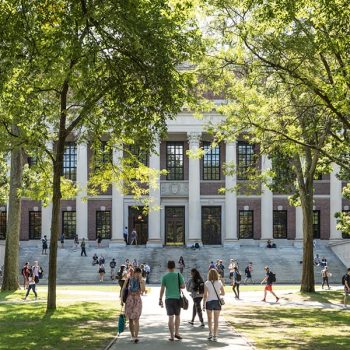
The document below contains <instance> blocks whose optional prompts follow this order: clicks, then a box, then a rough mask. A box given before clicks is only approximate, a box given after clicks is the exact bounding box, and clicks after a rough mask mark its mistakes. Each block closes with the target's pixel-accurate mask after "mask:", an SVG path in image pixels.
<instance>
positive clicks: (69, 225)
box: [62, 211, 77, 239]
mask: <svg viewBox="0 0 350 350" xmlns="http://www.w3.org/2000/svg"><path fill="white" fill-rule="evenodd" d="M76 225H77V220H76V212H75V211H64V212H62V232H63V233H64V237H65V238H67V239H73V238H74V237H75V234H76Z"/></svg>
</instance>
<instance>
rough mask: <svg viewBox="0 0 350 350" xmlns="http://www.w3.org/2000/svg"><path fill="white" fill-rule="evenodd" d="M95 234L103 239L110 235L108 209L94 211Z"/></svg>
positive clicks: (108, 237)
mask: <svg viewBox="0 0 350 350" xmlns="http://www.w3.org/2000/svg"><path fill="white" fill-rule="evenodd" d="M97 236H101V237H102V238H105V239H110V238H111V237H112V231H111V212H110V211H96V237H97Z"/></svg>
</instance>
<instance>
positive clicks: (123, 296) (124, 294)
mask: <svg viewBox="0 0 350 350" xmlns="http://www.w3.org/2000/svg"><path fill="white" fill-rule="evenodd" d="M128 294H129V278H128V281H127V282H126V286H125V288H124V290H123V295H122V300H123V303H126V299H127V298H128Z"/></svg>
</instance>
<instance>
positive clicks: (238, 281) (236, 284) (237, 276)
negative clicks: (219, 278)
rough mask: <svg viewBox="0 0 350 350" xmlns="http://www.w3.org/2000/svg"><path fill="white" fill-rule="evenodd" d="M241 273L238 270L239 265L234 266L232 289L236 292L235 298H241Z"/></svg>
mask: <svg viewBox="0 0 350 350" xmlns="http://www.w3.org/2000/svg"><path fill="white" fill-rule="evenodd" d="M241 279H242V277H241V274H240V272H239V271H238V267H237V266H235V267H234V268H233V275H232V290H233V292H234V293H235V298H236V299H239V286H240V284H241Z"/></svg>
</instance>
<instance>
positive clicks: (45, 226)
mask: <svg viewBox="0 0 350 350" xmlns="http://www.w3.org/2000/svg"><path fill="white" fill-rule="evenodd" d="M51 219H52V203H51V202H50V203H49V204H48V205H47V206H46V207H44V206H43V205H41V237H44V235H46V236H47V239H48V240H50V239H51Z"/></svg>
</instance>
